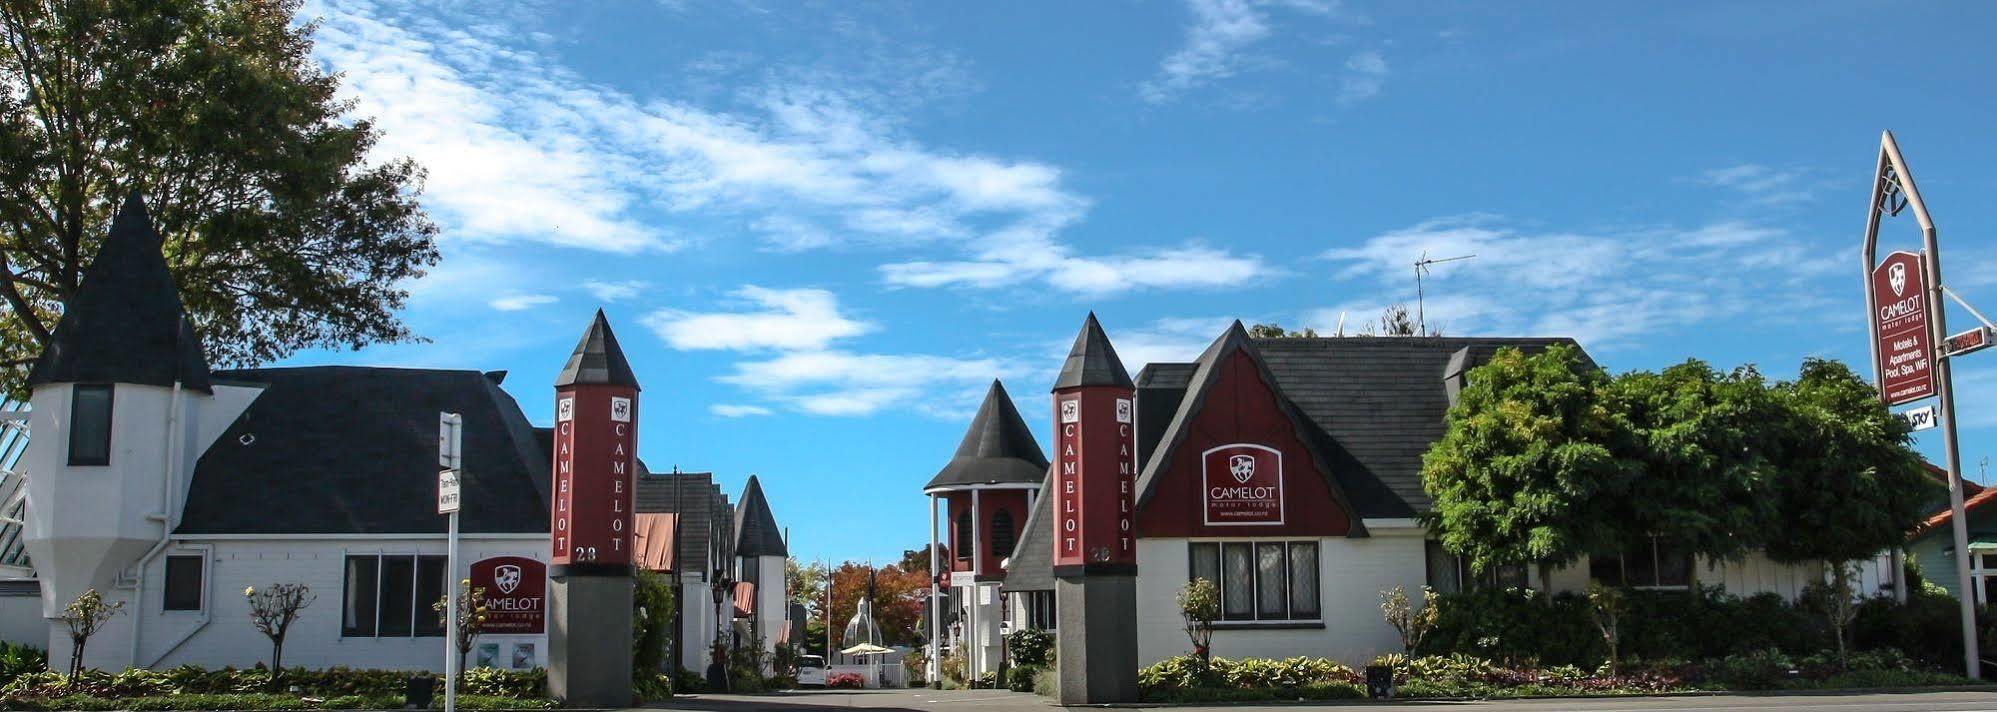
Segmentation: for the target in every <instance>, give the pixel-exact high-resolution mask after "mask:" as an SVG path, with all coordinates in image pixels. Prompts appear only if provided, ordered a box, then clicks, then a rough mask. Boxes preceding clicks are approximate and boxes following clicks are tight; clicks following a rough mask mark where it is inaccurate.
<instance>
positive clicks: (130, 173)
mask: <svg viewBox="0 0 1997 712" xmlns="http://www.w3.org/2000/svg"><path fill="white" fill-rule="evenodd" d="M298 7H299V0H63V1H62V2H49V1H46V0H43V1H40V2H37V1H34V0H28V1H24V2H8V3H0V87H5V89H3V90H0V303H4V304H5V305H6V309H4V310H0V391H18V390H19V388H20V386H21V385H22V382H23V381H24V380H25V377H26V369H25V368H24V366H25V365H26V364H28V363H29V362H30V361H31V359H32V358H33V357H34V356H35V355H36V354H38V353H39V352H40V351H41V350H42V348H43V347H44V346H45V345H46V344H47V343H48V340H49V334H50V331H51V330H52V329H53V328H54V325H55V323H56V320H57V318H58V317H59V316H60V313H61V305H62V304H63V303H64V302H65V301H67V300H68V299H69V298H70V297H71V296H73V295H74V294H75V293H76V290H77V288H78V286H79V281H80V278H81V275H82V274H83V271H84V268H85V267H87V266H88V265H89V263H90V261H91V259H92V257H93V256H94V255H95V254H96V252H97V247H98V245H99V243H100V242H101V239H102V235H104V234H105V232H106V230H107V228H108V225H109V223H110V219H111V215H112V212H113V210H114V209H115V207H116V206H117V204H118V202H119V200H120V199H122V198H123V196H125V195H126V194H128V193H133V192H137V193H139V194H142V195H144V196H145V197H146V199H147V204H148V206H149V207H150V209H151V212H152V215H153V217H154V219H155V221H156V222H157V225H158V228H159V231H160V234H161V236H162V238H163V240H164V244H163V247H164V251H165V253H166V255H167V261H168V264H169V265H170V268H171V269H172V271H173V273H174V277H175V279H176V281H178V282H179V286H180V289H181V294H182V298H183V300H184V302H185V304H186V307H187V309H188V312H189V315H190V318H192V319H193V321H194V323H195V326H196V327H197V331H199V332H200V333H201V334H202V336H203V338H204V345H205V346H206V348H207V352H208V354H209V355H210V356H211V357H213V358H215V359H216V360H217V361H220V362H232V363H250V362H258V361H267V360H271V359H276V358H280V357H283V356H285V355H287V354H290V353H292V352H294V351H296V350H298V349H300V348H306V347H338V346H348V347H355V348H358V347H360V346H362V345H365V344H368V343H373V342H382V341H404V340H409V339H411V338H413V337H412V335H411V334H410V332H409V330H408V328H407V327H406V326H405V325H403V324H402V323H401V322H400V321H399V320H398V319H397V318H396V317H395V314H394V312H395V310H396V309H398V308H400V307H401V306H402V305H403V303H404V301H405V299H406V297H407V292H406V291H404V289H403V288H402V285H403V284H405V281H406V280H408V279H411V278H414V277H419V276H421V275H422V273H423V268H425V267H427V266H428V265H431V264H434V263H435V262H436V260H437V249H436V245H435V243H434V240H433V237H434V235H435V233H436V228H435V226H433V225H432V224H431V223H430V222H429V220H428V218H426V217H425V216H424V214H423V212H422V210H421V208H420V207H418V205H417V203H416V200H415V194H416V193H417V191H418V187H419V184H420V182H421V180H422V171H421V169H420V168H418V167H417V166H416V164H415V163H413V162H411V161H409V160H406V159H394V160H386V161H374V160H370V157H369V155H368V153H369V151H370V150H372V149H373V148H374V147H375V145H376V144H377V142H378V141H379V140H380V138H381V136H380V132H379V131H378V130H377V129H376V128H375V126H374V124H373V123H372V122H370V121H368V120H366V119H364V118H357V117H353V116H350V115H349V111H350V109H351V104H350V103H349V102H346V101H342V100H340V99H338V98H337V96H336V94H337V90H338V88H339V82H338V77H337V76H336V75H331V74H327V73H326V72H325V71H324V70H323V69H321V68H320V66H319V64H318V63H317V62H316V61H314V60H313V58H312V56H311V49H312V41H311V33H312V29H313V25H312V24H311V23H305V22H299V21H298V19H297V17H296V14H297V10H298Z"/></svg>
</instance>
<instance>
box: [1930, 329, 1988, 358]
mask: <svg viewBox="0 0 1997 712" xmlns="http://www.w3.org/2000/svg"><path fill="white" fill-rule="evenodd" d="M1990 342H1991V338H1990V327H1987V326H1979V327H1976V328H1974V329H1970V330H1968V331H1965V332H1962V333H1960V334H1954V335H1951V336H1949V337H1948V340H1946V341H1943V342H1942V355H1943V356H1961V355H1963V354H1968V353H1974V352H1977V351H1982V350H1984V349H1987V348H1990Z"/></svg>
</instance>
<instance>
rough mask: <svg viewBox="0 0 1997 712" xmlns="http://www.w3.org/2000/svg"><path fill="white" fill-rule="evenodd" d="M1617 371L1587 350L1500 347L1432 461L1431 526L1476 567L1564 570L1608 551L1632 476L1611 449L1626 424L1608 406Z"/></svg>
mask: <svg viewBox="0 0 1997 712" xmlns="http://www.w3.org/2000/svg"><path fill="white" fill-rule="evenodd" d="M1607 384H1608V377H1607V376H1605V375H1603V374H1602V372H1601V371H1600V370H1598V369H1596V368H1595V367H1594V366H1593V365H1591V364H1589V363H1587V362H1585V361H1584V360H1583V359H1582V357H1581V352H1580V349H1578V348H1576V347H1574V346H1572V345H1568V344H1555V345H1553V346H1549V347H1547V349H1546V350H1545V351H1542V352H1540V353H1537V354H1534V355H1530V356H1528V355H1526V354H1525V353H1523V352H1521V351H1519V350H1517V349H1511V348H1506V349H1500V350H1499V351H1498V352H1497V354H1496V355H1494V356H1493V357H1492V358H1491V361H1490V362H1489V363H1486V364H1484V365H1482V366H1479V367H1477V368H1475V369H1472V370H1471V372H1470V374H1469V380H1468V384H1467V385H1466V386H1465V387H1464V388H1463V390H1462V392H1461V393H1459V394H1458V399H1457V404H1456V405H1455V406H1454V407H1452V408H1450V410H1449V414H1448V416H1447V417H1446V419H1445V423H1446V425H1445V430H1444V433H1443V436H1442V439H1440V440H1438V441H1436V443H1435V444H1434V445H1433V446H1431V447H1430V448H1429V450H1428V452H1427V453H1426V454H1425V455H1424V456H1423V457H1422V484H1423V486H1424V487H1425V488H1427V490H1428V493H1429V496H1430V497H1431V498H1432V499H1433V500H1434V506H1433V508H1432V510H1431V511H1430V513H1429V514H1428V515H1427V518H1426V520H1427V524H1428V527H1429V530H1430V531H1432V532H1435V533H1436V534H1437V538H1438V539H1440V540H1441V543H1442V546H1443V547H1444V548H1445V549H1447V550H1449V551H1450V552H1452V553H1455V554H1458V555H1461V556H1465V557H1468V558H1469V559H1470V565H1471V567H1472V568H1473V569H1475V570H1477V571H1488V570H1491V568H1492V567H1494V566H1505V565H1520V566H1524V565H1532V564H1537V565H1538V566H1539V569H1540V573H1541V581H1542V582H1543V581H1545V579H1546V574H1547V573H1548V572H1549V571H1550V570H1551V569H1552V567H1553V566H1554V565H1560V564H1568V563H1572V562H1574V561H1576V560H1578V559H1580V558H1581V557H1582V556H1584V555H1586V554H1587V553H1589V552H1590V551H1596V550H1601V549H1603V548H1610V547H1613V546H1614V545H1615V542H1617V541H1618V540H1619V538H1620V536H1621V532H1622V530H1621V529H1620V528H1619V527H1618V522H1616V521H1615V518H1614V516H1613V513H1612V510H1613V505H1614V503H1615V501H1616V497H1617V495H1618V494H1620V491H1621V490H1622V488H1623V485H1624V483H1625V480H1626V479H1627V478H1626V476H1625V473H1626V471H1627V466H1626V464H1625V463H1624V462H1623V461H1622V460H1621V459H1619V458H1618V457H1617V456H1616V453H1615V450H1614V448H1613V445H1614V443H1615V442H1617V440H1618V439H1619V438H1622V437H1625V436H1624V434H1623V430H1624V428H1623V426H1622V425H1621V424H1620V422H1619V420H1618V419H1617V418H1616V417H1615V416H1614V415H1613V414H1612V413H1611V412H1610V410H1609V409H1608V407H1607V406H1606V405H1605V404H1604V396H1603V391H1604V390H1605V389H1606V387H1607Z"/></svg>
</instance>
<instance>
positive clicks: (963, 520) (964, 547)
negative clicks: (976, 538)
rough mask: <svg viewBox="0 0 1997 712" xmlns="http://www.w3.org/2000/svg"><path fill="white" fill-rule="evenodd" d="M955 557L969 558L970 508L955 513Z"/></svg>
mask: <svg viewBox="0 0 1997 712" xmlns="http://www.w3.org/2000/svg"><path fill="white" fill-rule="evenodd" d="M957 558H959V559H964V560H966V561H968V560H970V558H971V510H968V509H966V510H964V511H962V512H958V513H957Z"/></svg>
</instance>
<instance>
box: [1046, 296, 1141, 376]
mask: <svg viewBox="0 0 1997 712" xmlns="http://www.w3.org/2000/svg"><path fill="white" fill-rule="evenodd" d="M1078 386H1119V387H1123V388H1130V387H1131V384H1130V373H1129V372H1128V371H1125V370H1123V361H1122V360H1120V359H1118V358H1117V357H1116V347H1114V346H1111V345H1110V343H1109V335H1108V334H1104V333H1103V325H1102V324H1101V323H1098V322H1097V321H1096V313H1095V312H1089V318H1088V320H1087V321H1084V322H1082V333H1080V334H1076V335H1075V346H1074V348H1071V349H1069V350H1068V361H1067V362H1066V363H1063V364H1061V376H1060V377H1059V378H1056V379H1054V390H1057V391H1058V390H1061V389H1063V388H1075V387H1078Z"/></svg>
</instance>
